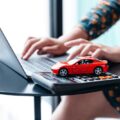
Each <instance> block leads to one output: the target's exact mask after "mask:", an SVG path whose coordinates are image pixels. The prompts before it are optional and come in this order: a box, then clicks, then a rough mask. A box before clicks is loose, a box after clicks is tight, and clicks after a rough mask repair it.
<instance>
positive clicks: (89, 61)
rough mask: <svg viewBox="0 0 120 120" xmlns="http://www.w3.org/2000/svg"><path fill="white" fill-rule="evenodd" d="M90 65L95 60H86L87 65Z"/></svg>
mask: <svg viewBox="0 0 120 120" xmlns="http://www.w3.org/2000/svg"><path fill="white" fill-rule="evenodd" d="M90 63H93V60H87V59H86V60H85V64H90Z"/></svg>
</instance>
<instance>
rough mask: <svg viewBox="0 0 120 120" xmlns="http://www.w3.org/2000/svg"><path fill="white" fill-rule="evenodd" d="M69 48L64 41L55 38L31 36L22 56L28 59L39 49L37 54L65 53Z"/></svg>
mask: <svg viewBox="0 0 120 120" xmlns="http://www.w3.org/2000/svg"><path fill="white" fill-rule="evenodd" d="M67 50H68V48H67V47H66V46H64V42H63V41H60V40H58V39H55V38H42V39H38V38H35V37H29V38H28V39H27V41H26V43H25V48H24V50H23V52H22V58H23V59H24V60H28V59H29V57H30V56H31V55H32V54H33V53H34V52H35V51H37V54H46V53H48V54H53V55H61V54H64V53H65V52H66V51H67Z"/></svg>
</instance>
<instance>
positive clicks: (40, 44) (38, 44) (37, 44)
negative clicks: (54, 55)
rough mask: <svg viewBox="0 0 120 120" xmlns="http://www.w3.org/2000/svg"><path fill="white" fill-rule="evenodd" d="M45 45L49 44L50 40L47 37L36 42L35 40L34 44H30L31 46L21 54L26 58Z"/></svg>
mask: <svg viewBox="0 0 120 120" xmlns="http://www.w3.org/2000/svg"><path fill="white" fill-rule="evenodd" d="M52 44H53V43H52ZM47 45H51V41H50V40H49V39H43V40H40V41H38V42H35V43H34V44H32V46H31V47H30V48H29V49H28V51H27V52H26V54H25V55H24V56H23V59H25V60H27V59H28V58H29V57H30V56H31V55H32V54H33V53H34V52H35V51H36V50H38V49H42V48H43V47H44V46H47Z"/></svg>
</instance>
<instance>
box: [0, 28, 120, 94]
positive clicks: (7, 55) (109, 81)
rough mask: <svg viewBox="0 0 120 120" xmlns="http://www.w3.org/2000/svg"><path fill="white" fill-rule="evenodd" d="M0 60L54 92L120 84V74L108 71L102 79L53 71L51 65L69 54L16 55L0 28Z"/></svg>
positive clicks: (81, 91) (80, 90)
mask: <svg viewBox="0 0 120 120" xmlns="http://www.w3.org/2000/svg"><path fill="white" fill-rule="evenodd" d="M0 51H2V52H1V53H0V62H2V63H3V64H5V65H7V66H8V67H9V68H11V69H12V70H14V71H15V72H17V73H18V74H19V75H21V76H22V77H24V78H25V79H26V80H27V81H31V79H32V81H33V82H34V83H35V85H36V86H37V87H39V86H41V87H44V88H45V89H46V90H49V91H51V92H52V93H53V94H57V95H61V94H62V95H63V94H75V93H76V94H77V93H85V92H92V91H97V90H101V89H103V88H104V87H108V86H109V87H111V86H113V85H118V84H120V76H118V75H115V74H112V73H109V72H108V73H106V75H103V78H104V77H105V76H112V77H110V78H106V79H104V80H103V79H101V78H100V77H99V76H97V77H96V76H92V75H76V76H69V77H60V76H56V75H53V74H52V73H51V66H52V65H54V64H55V63H57V62H58V61H65V59H66V57H67V54H65V55H63V56H57V57H54V56H51V55H40V56H38V55H33V56H32V57H31V58H30V59H29V60H28V61H25V60H23V59H21V58H20V56H16V55H15V53H14V51H13V49H12V48H11V46H10V44H9V42H8V40H7V39H6V37H5V35H4V33H3V32H2V30H1V29H0Z"/></svg>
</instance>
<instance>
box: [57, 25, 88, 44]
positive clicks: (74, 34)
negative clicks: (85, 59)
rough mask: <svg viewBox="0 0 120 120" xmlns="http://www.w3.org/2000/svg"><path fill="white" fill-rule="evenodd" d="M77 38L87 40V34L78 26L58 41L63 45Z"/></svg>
mask: <svg viewBox="0 0 120 120" xmlns="http://www.w3.org/2000/svg"><path fill="white" fill-rule="evenodd" d="M78 38H83V39H88V34H87V32H86V31H85V30H83V29H82V27H81V26H80V25H78V26H76V27H74V29H73V30H72V31H71V32H70V33H68V34H66V35H62V36H60V37H59V38H58V40H60V41H62V42H63V43H65V42H67V41H71V40H75V39H78Z"/></svg>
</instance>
